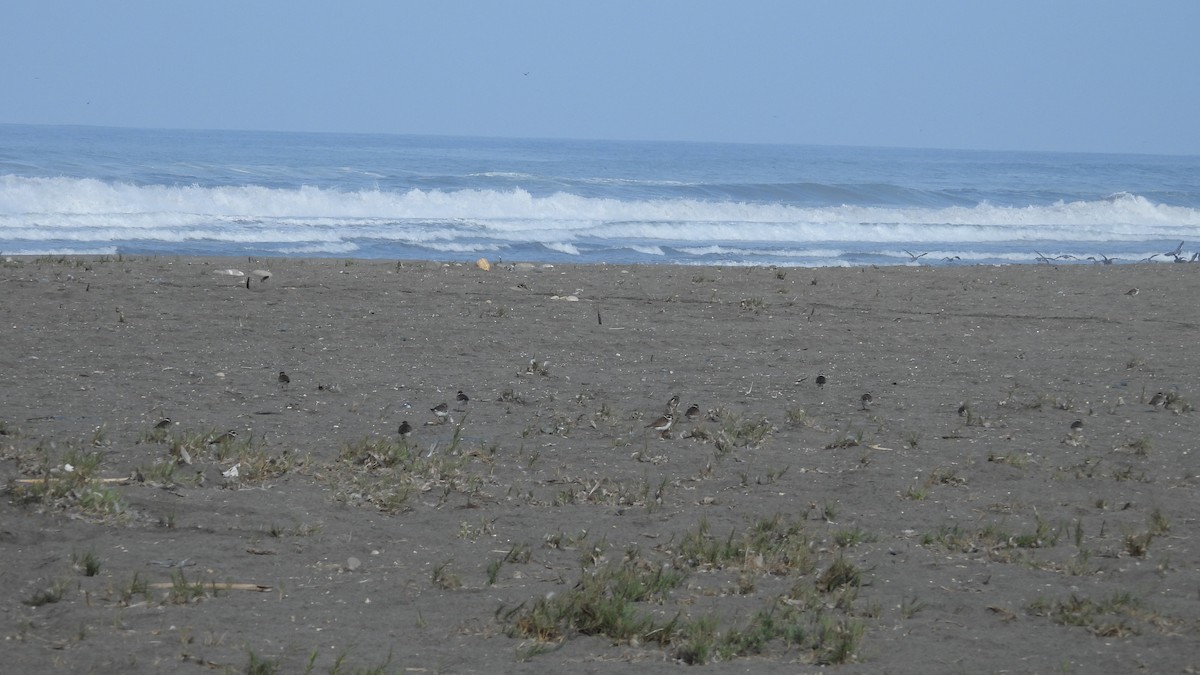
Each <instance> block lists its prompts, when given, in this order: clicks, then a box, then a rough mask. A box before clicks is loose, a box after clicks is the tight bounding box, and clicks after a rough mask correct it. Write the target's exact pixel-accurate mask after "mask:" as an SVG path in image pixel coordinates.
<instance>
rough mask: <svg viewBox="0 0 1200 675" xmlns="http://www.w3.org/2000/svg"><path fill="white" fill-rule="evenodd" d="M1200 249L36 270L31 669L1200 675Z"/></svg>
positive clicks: (22, 348) (22, 371)
mask: <svg viewBox="0 0 1200 675" xmlns="http://www.w3.org/2000/svg"><path fill="white" fill-rule="evenodd" d="M227 268H237V269H240V270H243V271H247V272H248V271H250V270H252V269H259V268H263V269H269V270H270V272H271V273H272V276H271V277H270V279H268V280H266V281H260V280H259V278H258V277H254V278H252V279H251V283H250V287H249V288H246V286H245V279H246V277H237V276H229V275H225V274H216V273H214V271H216V270H224V269H227ZM1198 270H1200V268H1198V267H1196V266H1193V265H1167V264H1155V265H1121V266H1063V267H1052V266H1045V265H1043V266H1012V267H954V268H937V269H933V268H925V267H904V268H885V269H874V268H860V269H778V270H776V269H767V268H708V267H668V266H656V267H620V266H586V267H562V266H556V267H553V268H543V267H537V266H535V267H533V268H532V269H530V268H518V269H511V268H508V267H506V266H504V265H497V266H495V267H494V268H493V269H492V270H491V271H488V272H485V271H482V270H479V269H476V268H475V267H473V266H470V265H441V264H436V263H405V264H403V265H397V264H396V263H393V262H381V261H334V260H319V261H316V260H292V259H288V260H268V259H259V260H256V261H253V262H251V261H246V260H244V259H243V260H226V259H185V258H152V259H143V258H138V259H111V258H110V259H102V260H93V259H86V260H85V259H75V258H66V259H48V258H46V259H36V260H35V259H17V260H9V261H7V262H4V263H3V264H0V292H2V293H3V300H2V301H0V320H2V321H3V326H4V337H3V342H2V343H0V347H2V349H0V378H2V381H0V385H2V386H0V425H3V426H2V427H0V431H3V434H2V435H0V475H2V476H3V478H4V480H5V484H6V486H7V489H6V494H5V496H4V499H3V500H2V501H0V514H2V515H0V580H2V585H0V588H2V589H3V590H2V593H0V603H2V610H3V611H2V612H0V614H2V615H3V617H4V618H3V619H0V626H2V633H3V636H4V645H5V647H4V652H5V656H4V661H5V663H6V668H10V669H13V671H14V672H21V671H26V672H178V671H183V672H193V671H196V672H199V670H207V668H201V669H196V668H193V667H191V666H193V665H196V664H199V665H201V666H205V665H207V666H210V667H213V668H217V669H224V670H226V671H230V672H244V671H246V670H247V669H248V666H249V665H250V664H251V662H252V660H253V661H258V662H263V661H265V662H267V663H268V664H278V672H288V673H293V672H304V671H305V669H306V668H308V667H309V666H310V665H311V667H312V671H311V672H320V673H323V672H335V670H336V669H338V668H340V670H337V672H363V671H365V670H366V669H369V668H375V667H379V666H383V667H382V668H381V672H495V671H506V672H562V671H573V672H624V671H625V670H627V669H628V668H629V667H630V664H631V663H636V664H637V666H638V667H639V668H642V669H649V668H653V669H655V670H668V669H684V668H689V667H691V666H686V665H683V660H684V659H685V658H698V657H696V656H695V655H696V654H697V653H698V652H699V651H700V648H701V647H702V646H703V645H704V644H705V643H704V640H703V639H701V638H700V637H697V636H699V635H701V633H702V632H703V631H700V630H698V628H696V626H698V625H701V624H702V620H703V619H705V617H708V618H709V620H710V621H711V624H710V625H711V626H714V628H713V633H714V634H715V635H716V636H717V637H718V638H725V639H726V641H725V642H724V643H723V644H724V645H725V646H726V647H727V649H726V650H725V651H720V650H719V649H717V648H715V647H714V649H713V651H711V652H709V656H708V658H709V659H710V662H709V663H708V665H705V666H701V668H703V669H705V672H796V671H797V670H805V669H814V670H815V669H817V668H818V665H817V664H819V663H831V664H834V665H830V666H828V668H829V669H836V670H838V671H841V672H872V673H873V672H1050V671H1055V672H1058V671H1064V672H1097V671H1107V672H1132V671H1137V670H1145V671H1146V672H1191V671H1192V670H1195V669H1196V668H1200V647H1197V645H1198V644H1200V641H1198V640H1197V638H1198V632H1200V590H1198V589H1200V567H1198V565H1197V562H1196V561H1197V560H1200V550H1197V547H1196V543H1195V541H1194V539H1195V535H1196V533H1197V531H1198V528H1200V526H1198V524H1197V517H1196V513H1197V512H1196V504H1197V503H1198V500H1197V496H1198V492H1200V478H1198V476H1200V459H1198V456H1197V446H1196V440H1195V439H1196V438H1197V437H1198V434H1197V431H1198V429H1200V423H1198V421H1197V420H1198V417H1197V415H1198V413H1197V412H1196V411H1195V410H1193V405H1194V404H1195V402H1196V401H1197V400H1198V399H1197V397H1198V396H1200V392H1198V391H1197V388H1198V387H1200V385H1198V384H1197V379H1196V374H1197V373H1198V372H1200V355H1198V353H1197V349H1196V338H1197V335H1198V333H1197V328H1198V326H1200V310H1198V309H1197V305H1196V302H1195V298H1196V297H1197V296H1198V293H1200V277H1198V276H1197V271H1198ZM1134 287H1137V288H1138V289H1139V292H1138V293H1137V294H1128V293H1127V292H1128V291H1130V290H1131V289H1132V288H1134ZM567 296H575V297H576V298H577V301H574V300H571V299H569V298H568V297H567ZM280 371H284V372H286V373H287V375H288V380H289V382H287V383H282V382H280V379H279V373H280ZM818 375H824V376H825V377H826V378H827V380H828V381H827V383H826V384H825V385H824V386H823V387H820V388H818V387H817V386H816V384H815V381H816V377H817V376H818ZM459 390H462V391H463V392H464V393H466V394H467V395H468V396H469V397H470V401H469V402H467V403H460V402H458V401H456V393H457V392H458V391H459ZM1158 392H1163V393H1164V394H1167V397H1166V398H1167V400H1166V401H1165V402H1164V403H1165V404H1164V405H1159V406H1154V405H1151V404H1150V400H1151V399H1152V397H1154V395H1155V394H1156V393H1158ZM865 393H870V394H871V400H870V403H869V404H865V403H864V402H863V400H862V398H863V394H865ZM673 394H678V395H679V396H680V397H681V404H680V406H679V408H678V410H677V411H676V412H675V415H674V416H673V423H672V426H671V428H670V430H669V431H668V432H666V433H665V434H660V433H658V432H656V431H654V430H653V429H648V428H647V425H648V424H650V423H651V421H652V420H654V419H655V418H657V417H659V416H660V415H662V414H663V413H664V412H665V411H664V406H665V404H666V403H667V401H668V399H669V398H670V397H671V396H672V395H673ZM442 402H446V403H447V404H448V407H449V409H450V410H449V416H448V418H447V419H446V421H444V422H440V423H439V422H438V418H437V417H435V415H434V414H433V413H432V412H431V410H430V409H431V408H433V407H434V406H436V405H438V404H439V403H442ZM692 404H695V405H697V406H698V408H699V410H700V412H699V414H698V415H696V416H695V417H694V418H693V419H687V418H686V417H685V415H684V411H685V409H687V408H688V407H689V406H691V405H692ZM964 404H965V405H964ZM960 409H961V410H960ZM163 418H170V419H171V420H172V422H173V423H172V424H171V425H170V426H168V427H166V428H165V429H158V430H156V429H155V428H154V427H155V425H156V424H157V423H158V422H159V421H160V420H161V419H163ZM405 420H407V421H408V422H409V423H410V425H411V426H412V428H413V433H412V435H411V436H410V437H408V438H407V439H404V440H402V439H401V438H400V437H399V436H398V435H397V429H398V427H399V425H400V424H401V422H402V421H405ZM451 420H452V421H451ZM1075 421H1080V422H1081V423H1082V428H1079V429H1074V430H1073V429H1072V428H1071V425H1072V423H1073V422H1075ZM228 430H233V431H236V433H237V435H236V438H234V439H232V440H230V441H229V442H226V443H220V444H210V443H208V441H209V440H211V439H213V438H215V437H216V436H218V435H219V434H221V433H223V432H225V431H228ZM72 461H73V462H75V464H74V465H73V468H74V471H69V472H68V471H65V470H64V468H63V464H64V463H67V462H72ZM89 462H90V463H89ZM235 466H236V467H237V468H238V476H236V477H232V476H226V475H225V474H226V473H228V472H229V471H230V469H232V468H233V467H235ZM100 478H111V479H114V480H113V481H112V482H109V483H100V482H98V479H100ZM31 479H42V480H41V481H40V482H39V481H33V480H31ZM120 479H126V480H120ZM22 480H23V481H26V482H19V481H22ZM59 486H66V487H63V488H60V487H59ZM764 532H765V533H767V535H769V536H758V537H756V533H758V534H762V533H764ZM705 533H707V535H706V534H705ZM697 542H701V543H702V544H704V545H703V546H698V545H697ZM722 552H723V553H722ZM89 558H90V559H92V560H94V563H93V564H94V566H97V567H98V569H94V570H93V571H95V572H96V574H94V575H93V576H87V575H86V574H85V569H84V568H85V567H86V563H87V562H88V560H89ZM620 570H625V571H628V572H630V573H634V574H638V575H648V576H643V577H639V578H643V579H645V578H661V575H662V573H663V571H670V572H671V573H673V574H675V578H676V579H677V581H676V583H675V584H674V585H671V586H670V587H669V588H666V589H665V590H661V591H659V592H655V593H648V594H647V595H645V596H643V597H641V599H639V600H637V601H636V602H632V603H631V604H630V605H629V606H628V608H627V609H628V611H629V612H630V613H631V616H634V617H635V618H637V617H640V618H644V619H646V620H647V621H649V623H647V624H646V625H647V626H649V628H647V629H645V630H643V631H642V632H640V633H637V632H636V631H635V633H634V634H633V635H614V634H613V633H612V632H611V631H609V632H606V631H605V630H604V629H600V634H592V633H595V632H596V631H594V630H591V629H587V628H585V627H583V625H582V623H580V622H578V621H567V620H565V619H564V620H563V622H562V623H561V624H560V625H558V626H557V628H555V627H554V626H550V627H548V628H546V627H543V629H542V630H543V633H542V634H541V637H542V638H544V639H543V640H541V641H539V640H538V639H537V636H535V635H531V634H528V633H526V634H522V633H521V631H520V630H519V628H520V627H521V626H522V625H529V624H530V623H531V622H532V619H531V618H530V615H529V612H530V610H531V609H532V608H535V607H537V606H538V600H539V599H543V608H544V607H545V606H552V605H547V604H546V603H545V601H544V599H545V598H547V597H551V598H554V599H556V600H551V603H553V602H555V601H560V600H563V599H566V598H573V597H576V596H578V595H581V594H582V589H586V588H587V587H588V584H587V583H585V582H588V581H589V580H595V579H604V578H607V577H605V575H606V574H609V575H612V574H615V573H616V572H617V571H620ZM831 570H842V571H844V570H850V571H851V572H854V573H857V579H855V578H853V575H850V576H849V577H846V578H842V580H841V581H831V580H830V579H831V576H830V571H831ZM655 575H658V576H657V577H656V576H655ZM197 582H202V583H197ZM156 584H157V586H156ZM214 584H217V585H221V584H244V585H245V586H232V587H229V588H224V587H222V586H217V587H214ZM259 587H262V589H259ZM47 589H49V590H50V591H51V592H49V593H47V592H46V591H47ZM611 594H612V593H611V592H610V593H609V595H611ZM522 603H524V604H522ZM584 613H586V611H585V612H584ZM760 613H761V614H760ZM767 615H770V616H773V617H776V619H777V620H778V621H779V622H781V623H786V624H788V625H790V626H794V627H795V629H794V630H792V631H791V632H787V631H779V632H775V633H771V634H770V635H769V636H768V638H767V639H764V640H763V641H761V643H753V641H750V640H744V641H742V642H741V643H738V645H740V646H738V647H737V648H733V647H729V645H731V644H734V642H735V641H734V640H732V639H731V635H733V633H734V632H736V631H737V630H738V629H742V630H746V631H747V632H749V626H751V625H752V621H753V620H754V618H755V617H756V616H760V617H761V616H767ZM579 618H580V615H579V614H576V615H575V617H574V619H579ZM522 619H526V620H527V621H526V623H525V624H522ZM672 619H676V621H675V622H674V623H672ZM758 625H759V626H760V627H761V626H762V624H761V623H760V624H758ZM713 644H716V642H715V641H714V642H713ZM689 655H690V656H689ZM339 659H341V660H340V661H339ZM185 663H186V664H189V665H188V666H184V665H182V664H185ZM1189 669H1191V670H1189Z"/></svg>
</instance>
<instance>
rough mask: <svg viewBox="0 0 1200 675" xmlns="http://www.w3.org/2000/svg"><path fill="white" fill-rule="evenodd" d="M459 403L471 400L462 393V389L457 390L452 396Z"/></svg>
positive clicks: (462, 403)
mask: <svg viewBox="0 0 1200 675" xmlns="http://www.w3.org/2000/svg"><path fill="white" fill-rule="evenodd" d="M454 400H456V401H458V402H459V403H460V404H461V405H466V404H468V403H470V402H471V397H470V396H467V395H466V394H464V393H463V390H462V389H459V390H458V395H457V396H455V397H454Z"/></svg>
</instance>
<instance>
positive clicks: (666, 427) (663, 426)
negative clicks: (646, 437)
mask: <svg viewBox="0 0 1200 675" xmlns="http://www.w3.org/2000/svg"><path fill="white" fill-rule="evenodd" d="M674 422H675V418H674V417H673V416H672V415H670V414H669V413H668V414H666V415H663V416H662V417H660V418H658V419H656V420H654V421H653V422H651V423H650V424H647V425H646V428H647V429H653V430H655V431H657V432H658V433H659V434H660V435H662V436H664V437H665V436H666V434H667V432H668V431H670V430H671V425H672V424H673V423H674Z"/></svg>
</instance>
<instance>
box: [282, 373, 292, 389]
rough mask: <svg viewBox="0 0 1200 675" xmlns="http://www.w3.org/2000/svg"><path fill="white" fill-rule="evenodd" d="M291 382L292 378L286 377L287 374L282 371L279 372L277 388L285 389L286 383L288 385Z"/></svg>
mask: <svg viewBox="0 0 1200 675" xmlns="http://www.w3.org/2000/svg"><path fill="white" fill-rule="evenodd" d="M291 381H292V378H290V377H288V374H287V373H285V372H283V371H282V370H281V371H279V386H281V387H283V388H284V389H287V386H288V383H290V382H291Z"/></svg>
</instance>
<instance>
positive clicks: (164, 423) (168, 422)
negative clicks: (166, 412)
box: [154, 417, 171, 429]
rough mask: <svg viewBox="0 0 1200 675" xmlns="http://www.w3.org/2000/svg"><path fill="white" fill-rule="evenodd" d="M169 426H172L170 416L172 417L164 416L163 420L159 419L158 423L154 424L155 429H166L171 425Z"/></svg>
mask: <svg viewBox="0 0 1200 675" xmlns="http://www.w3.org/2000/svg"><path fill="white" fill-rule="evenodd" d="M169 426H171V418H170V417H164V418H162V419H161V420H159V421H158V424H155V425H154V428H155V429H166V428H167V427H169Z"/></svg>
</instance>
